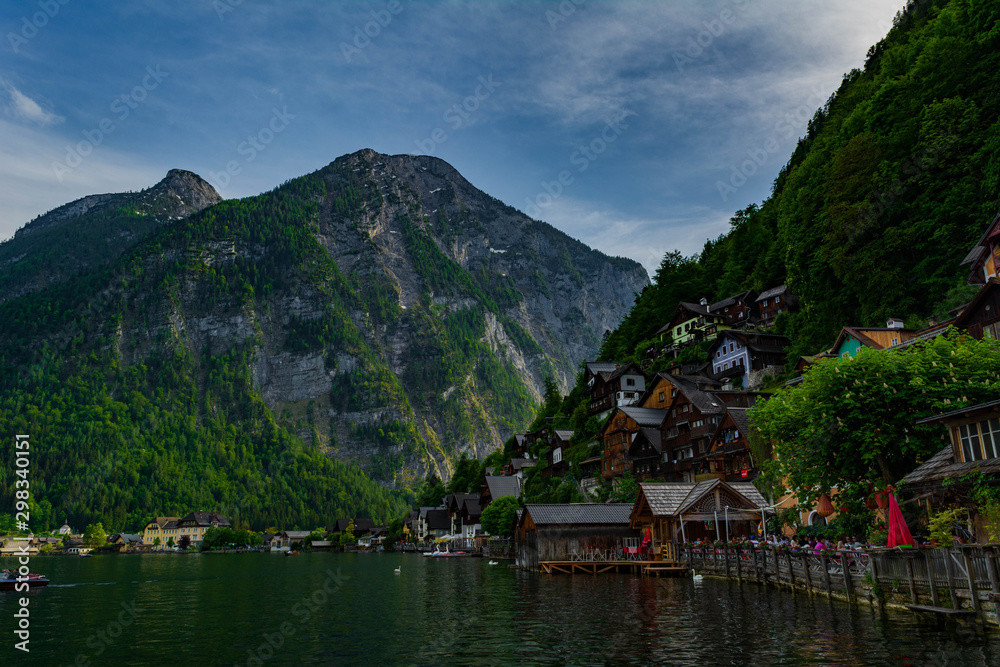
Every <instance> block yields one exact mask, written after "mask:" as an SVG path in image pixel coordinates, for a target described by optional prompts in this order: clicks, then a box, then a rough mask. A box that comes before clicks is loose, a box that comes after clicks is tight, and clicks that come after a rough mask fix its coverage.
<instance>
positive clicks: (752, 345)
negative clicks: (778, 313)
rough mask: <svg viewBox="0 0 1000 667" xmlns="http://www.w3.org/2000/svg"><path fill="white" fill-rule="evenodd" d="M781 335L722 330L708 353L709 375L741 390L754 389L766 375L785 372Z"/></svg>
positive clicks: (785, 344) (784, 344)
mask: <svg viewBox="0 0 1000 667" xmlns="http://www.w3.org/2000/svg"><path fill="white" fill-rule="evenodd" d="M788 344H789V341H788V338H786V337H785V336H779V335H777V334H769V333H758V332H755V331H726V332H724V333H722V334H719V337H718V338H717V339H716V341H715V344H714V345H712V347H711V348H709V350H708V357H709V359H711V363H712V371H713V375H715V377H716V378H719V379H720V380H722V381H726V382H732V383H734V384H736V385H737V386H738V387H741V388H743V389H755V388H757V387H759V386H760V384H761V382H762V381H763V379H764V378H765V377H766V376H768V375H778V374H780V373H782V372H784V370H785V361H786V355H785V348H786V347H787V346H788Z"/></svg>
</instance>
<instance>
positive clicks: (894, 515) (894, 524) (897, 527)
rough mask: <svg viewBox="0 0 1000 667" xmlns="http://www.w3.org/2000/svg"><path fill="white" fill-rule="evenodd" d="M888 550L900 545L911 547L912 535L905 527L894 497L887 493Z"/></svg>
mask: <svg viewBox="0 0 1000 667" xmlns="http://www.w3.org/2000/svg"><path fill="white" fill-rule="evenodd" d="M888 495H889V548H890V549H891V548H892V547H898V546H901V545H904V544H905V545H909V546H911V547H912V546H913V535H910V529H909V528H907V526H906V521H905V520H904V519H903V512H902V510H900V509H899V503H897V502H896V497H895V496H894V495H892V493H889V494H888Z"/></svg>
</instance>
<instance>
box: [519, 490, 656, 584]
mask: <svg viewBox="0 0 1000 667" xmlns="http://www.w3.org/2000/svg"><path fill="white" fill-rule="evenodd" d="M630 512H631V506H630V505H627V504H624V503H579V504H572V505H531V504H529V505H527V506H526V507H525V509H524V512H523V513H522V514H521V516H520V518H519V519H518V524H517V529H516V530H515V533H514V544H515V549H516V554H517V555H516V564H517V566H518V567H520V568H523V569H529V570H537V569H540V567H541V563H543V562H545V561H570V560H572V559H573V558H574V557H575V556H576V555H578V554H583V553H585V552H586V551H587V550H588V549H596V550H601V551H610V550H613V549H615V548H617V547H618V546H620V544H621V541H622V540H623V539H625V538H635V537H638V535H639V533H638V531H637V530H635V529H633V528H632V527H631V526H630V525H629V515H630Z"/></svg>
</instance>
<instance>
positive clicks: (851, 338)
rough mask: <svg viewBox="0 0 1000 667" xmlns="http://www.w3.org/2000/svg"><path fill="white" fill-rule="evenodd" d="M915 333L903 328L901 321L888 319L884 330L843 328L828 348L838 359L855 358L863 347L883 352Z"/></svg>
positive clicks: (908, 338)
mask: <svg viewBox="0 0 1000 667" xmlns="http://www.w3.org/2000/svg"><path fill="white" fill-rule="evenodd" d="M916 333H917V332H916V331H913V330H912V329H906V328H904V326H903V321H902V320H898V319H890V320H889V321H888V322H886V325H885V328H884V329H880V328H872V327H844V328H843V329H841V330H840V335H839V336H838V337H837V342H835V343H834V344H833V347H831V348H830V353H831V354H833V355H834V356H835V357H837V358H839V359H847V358H848V357H856V356H858V352H859V351H860V350H861V348H863V347H867V348H869V349H872V350H885V349H888V348H890V347H896V346H897V345H900V344H901V343H904V342H906V341H908V340H910V339H911V338H913V337H914V336H915V335H916Z"/></svg>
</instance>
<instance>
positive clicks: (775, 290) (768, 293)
mask: <svg viewBox="0 0 1000 667" xmlns="http://www.w3.org/2000/svg"><path fill="white" fill-rule="evenodd" d="M787 291H788V286H787V285H778V286H777V287H772V288H771V289H766V290H764V291H763V292H761V293H760V294H758V295H757V301H763V300H764V299H770V298H771V297H772V296H778V295H779V294H784V293H785V292H787Z"/></svg>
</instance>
